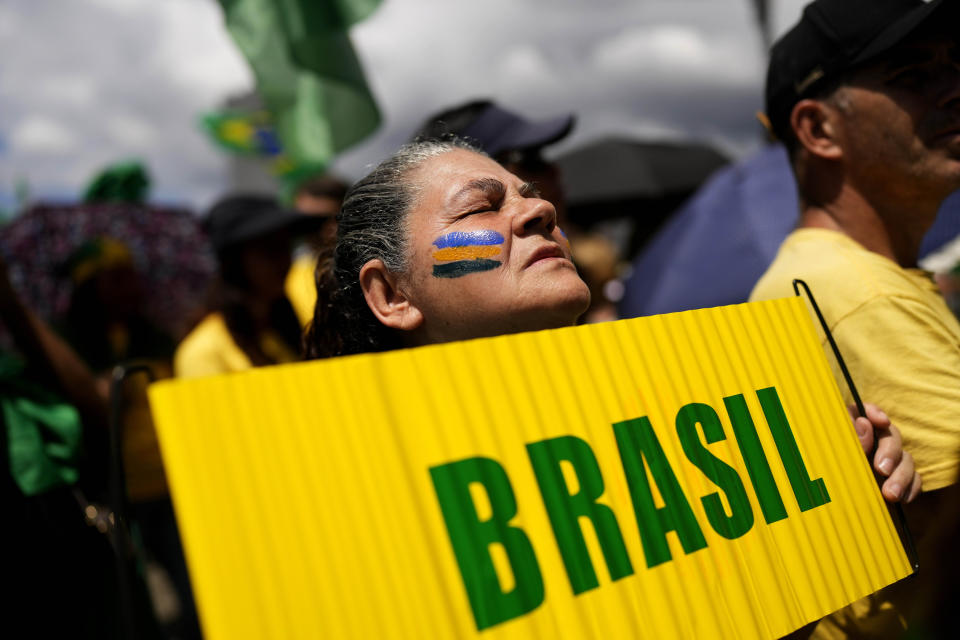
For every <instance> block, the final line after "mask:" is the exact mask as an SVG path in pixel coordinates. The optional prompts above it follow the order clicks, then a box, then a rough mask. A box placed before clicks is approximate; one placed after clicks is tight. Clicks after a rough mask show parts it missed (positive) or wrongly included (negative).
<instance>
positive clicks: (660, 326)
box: [150, 298, 911, 640]
mask: <svg viewBox="0 0 960 640" xmlns="http://www.w3.org/2000/svg"><path fill="white" fill-rule="evenodd" d="M150 398H151V403H152V406H153V410H154V413H155V417H156V423H157V426H158V429H159V433H160V439H161V444H162V448H163V454H164V459H165V461H166V465H167V468H168V476H169V479H170V482H171V485H172V490H173V496H174V501H175V505H176V509H177V514H178V518H179V521H180V527H181V531H182V534H183V536H184V540H185V545H186V551H187V557H188V561H189V566H190V570H191V575H192V579H193V583H194V588H195V592H196V596H197V599H198V604H199V607H200V612H201V616H202V620H203V626H204V631H205V633H206V637H207V638H209V639H211V640H219V639H224V640H226V639H230V640H237V639H239V638H284V639H287V638H319V637H330V638H394V637H408V638H425V637H430V638H433V637H450V638H469V637H482V638H530V637H542V638H548V637H549V638H555V637H565V638H587V637H597V638H601V637H602V638H673V637H678V638H697V639H702V638H714V637H717V638H738V639H739V638H775V637H779V636H782V635H784V634H785V633H788V632H789V631H791V630H794V629H797V628H799V627H800V626H802V625H804V624H805V623H807V622H809V621H812V620H815V619H817V618H820V617H822V616H823V615H825V614H827V613H829V612H831V611H833V610H835V609H838V608H840V607H841V606H843V605H845V604H846V603H848V602H851V601H853V600H855V599H857V598H859V597H861V596H863V595H865V594H868V593H871V592H873V591H875V590H877V589H879V588H880V587H883V586H885V585H887V584H889V583H891V582H893V581H895V580H898V579H900V578H903V577H904V576H906V575H908V574H909V573H910V571H911V569H910V565H909V562H908V560H907V557H906V555H905V553H904V551H903V548H902V547H901V544H900V541H899V539H898V537H897V533H896V531H895V529H894V526H893V524H892V523H891V520H890V518H889V516H888V513H887V510H886V507H885V505H884V503H883V500H882V498H881V496H880V493H879V491H878V490H877V487H876V484H875V481H874V478H873V475H872V473H871V470H870V468H869V465H868V464H867V461H866V459H865V457H864V454H863V451H862V449H861V447H860V444H859V441H858V440H857V437H856V433H855V431H854V429H853V427H852V425H851V423H850V418H849V416H848V414H847V411H846V408H845V407H844V405H843V401H842V399H841V395H840V393H839V391H838V389H837V386H836V383H835V382H834V380H833V378H832V377H831V374H830V369H829V366H828V364H827V361H826V358H825V356H824V354H823V352H822V350H821V347H820V343H819V341H818V339H817V337H816V334H815V332H814V328H813V325H812V324H811V321H810V319H809V317H808V315H807V310H806V308H805V306H804V303H803V301H802V300H801V299H800V298H790V299H783V300H775V301H769V302H758V303H752V304H746V305H737V306H731V307H721V308H716V309H705V310H699V311H689V312H685V313H678V314H670V315H665V316H655V317H650V318H638V319H634V320H623V321H619V322H613V323H607V324H599V325H588V326H582V327H574V328H570V329H560V330H555V331H544V332H538V333H529V334H520V335H513V336H503V337H499V338H491V339H484V340H475V341H469V342H462V343H454V344H447V345H438V346H431V347H424V348H420V349H413V350H404V351H396V352H392V353H386V354H380V355H364V356H354V357H349V358H341V359H336V360H327V361H318V362H309V363H302V364H295V365H286V366H281V367H272V368H266V369H260V370H253V371H250V372H246V373H241V374H233V375H228V376H219V377H213V378H206V379H200V380H189V381H170V382H161V383H158V384H156V385H154V386H153V387H152V388H151V394H150Z"/></svg>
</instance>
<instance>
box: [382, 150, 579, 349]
mask: <svg viewBox="0 0 960 640" xmlns="http://www.w3.org/2000/svg"><path fill="white" fill-rule="evenodd" d="M413 179H414V181H415V183H416V184H417V186H418V187H419V190H418V191H417V192H416V197H415V203H414V205H413V207H412V208H411V210H410V213H409V218H408V227H407V228H408V233H409V252H410V260H409V268H408V269H407V272H406V273H404V274H400V275H399V276H398V288H399V289H400V291H401V292H402V293H403V294H404V296H406V298H407V299H409V301H410V303H411V305H413V306H414V307H416V309H417V310H419V312H420V314H422V323H421V324H420V325H419V326H417V327H416V328H415V329H413V331H412V334H414V335H412V336H411V337H413V338H414V340H413V341H412V342H414V343H418V344H429V343H435V342H446V341H450V340H462V339H468V338H477V337H484V336H492V335H500V334H504V333H515V332H518V331H531V330H539V329H549V328H554V327H562V326H570V325H572V324H573V323H574V322H575V321H576V319H577V317H578V316H579V315H580V314H581V313H583V311H584V310H585V309H586V308H587V306H588V305H589V303H590V292H589V290H588V289H587V286H586V284H584V282H583V280H581V279H580V276H578V275H577V271H576V268H575V267H574V266H573V263H572V262H571V261H570V247H569V243H568V242H567V240H566V237H565V236H564V235H563V232H562V231H561V230H560V228H559V227H557V222H556V210H555V209H554V207H553V205H552V204H550V203H549V202H547V201H546V200H542V199H540V198H539V197H538V196H539V194H538V193H537V191H536V187H535V185H530V184H525V183H524V182H523V181H522V180H520V178H518V177H517V176H515V175H513V174H512V173H510V172H508V171H507V170H506V169H504V168H503V167H502V166H500V165H499V164H497V163H496V162H494V161H493V160H491V159H489V158H487V157H485V156H482V155H480V154H477V153H473V152H470V151H466V150H462V149H456V150H454V151H450V152H448V153H444V154H442V155H440V156H437V157H435V158H431V159H430V160H428V161H426V162H425V163H424V164H423V165H421V166H420V167H419V168H418V169H417V170H416V171H415V172H414V174H413Z"/></svg>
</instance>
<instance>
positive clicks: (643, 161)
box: [557, 138, 729, 206]
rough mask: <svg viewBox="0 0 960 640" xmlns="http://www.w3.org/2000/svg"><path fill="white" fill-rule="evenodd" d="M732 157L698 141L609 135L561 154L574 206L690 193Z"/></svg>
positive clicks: (560, 160) (561, 163) (559, 163)
mask: <svg viewBox="0 0 960 640" xmlns="http://www.w3.org/2000/svg"><path fill="white" fill-rule="evenodd" d="M727 162H729V160H728V159H727V158H726V157H725V156H724V155H723V154H721V153H720V152H718V151H717V150H716V149H714V148H712V147H709V146H706V145H702V144H698V143H693V142H691V143H671V142H641V141H638V140H626V139H621V138H608V139H606V140H599V141H597V142H592V143H590V144H588V145H586V146H583V147H579V148H577V149H574V150H573V151H570V152H568V153H565V154H564V155H562V156H560V157H559V158H557V164H558V165H559V167H560V170H561V171H562V172H563V181H564V185H565V186H566V189H567V200H568V203H569V205H570V206H578V205H584V204H590V203H602V202H612V201H617V200H650V199H656V198H663V197H667V196H672V195H674V194H676V193H691V192H693V191H694V190H696V189H697V187H699V186H700V185H701V184H702V183H703V181H704V180H706V178H707V177H708V176H709V175H710V174H711V173H713V172H714V171H716V170H717V169H719V168H720V167H722V166H723V165H725V164H727Z"/></svg>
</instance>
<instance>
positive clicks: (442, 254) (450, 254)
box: [433, 246, 500, 261]
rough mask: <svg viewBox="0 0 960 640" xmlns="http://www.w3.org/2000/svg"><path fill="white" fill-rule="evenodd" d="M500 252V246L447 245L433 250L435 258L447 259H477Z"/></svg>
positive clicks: (489, 256)
mask: <svg viewBox="0 0 960 640" xmlns="http://www.w3.org/2000/svg"><path fill="white" fill-rule="evenodd" d="M499 254H500V247H498V246H475V247H447V248H446V249H438V250H436V251H434V252H433V259H434V260H439V261H446V260H476V259H477V258H491V257H493V256H496V255H499Z"/></svg>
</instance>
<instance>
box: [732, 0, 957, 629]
mask: <svg viewBox="0 0 960 640" xmlns="http://www.w3.org/2000/svg"><path fill="white" fill-rule="evenodd" d="M958 18H960V13H958V9H957V3H956V2H953V3H950V2H946V1H941V0H933V1H931V2H922V1H921V0H883V1H882V2H876V1H875V0H816V2H813V3H811V4H810V5H808V6H807V8H806V9H805V10H804V13H803V17H802V18H801V20H800V22H799V23H798V24H797V25H796V26H795V27H794V28H793V29H792V30H791V31H789V32H788V33H787V34H786V35H784V36H783V38H781V39H780V40H779V41H778V42H777V43H776V44H775V45H774V47H773V50H772V52H771V57H770V66H769V70H768V75H767V87H766V103H767V104H766V110H767V116H768V119H769V121H770V125H771V128H772V130H773V133H774V134H775V135H776V136H777V137H778V138H779V139H780V140H782V141H783V142H784V144H785V146H786V147H787V149H788V151H789V152H790V158H791V162H792V165H793V170H794V174H795V175H796V178H797V186H798V191H799V195H800V203H801V211H800V221H799V225H798V229H797V230H795V231H794V232H793V233H791V234H790V236H788V237H787V239H786V240H785V241H784V243H783V245H782V246H781V248H780V251H779V253H778V254H777V257H776V258H775V260H774V262H773V264H772V265H771V266H770V267H769V269H768V271H767V272H766V274H765V275H764V276H763V277H762V278H761V279H760V281H759V282H758V283H757V285H756V287H755V288H754V290H753V293H752V294H751V296H750V299H751V300H764V299H769V298H777V297H783V296H788V295H793V288H792V281H793V279H794V278H799V279H802V280H804V281H805V282H806V283H807V284H808V285H809V286H810V288H811V290H812V292H813V294H814V296H815V298H816V300H817V302H818V304H819V306H820V308H821V310H822V311H823V314H824V316H825V318H826V320H827V323H828V325H829V328H830V331H831V333H832V334H833V336H834V338H835V339H836V341H837V344H838V345H839V348H840V352H841V353H842V354H843V357H844V359H845V361H846V363H847V365H848V367H849V369H850V373H851V375H852V378H853V380H854V383H855V384H856V386H857V389H858V391H859V393H860V395H861V396H862V397H865V398H870V399H872V400H873V401H874V402H877V403H880V404H882V405H883V407H884V409H885V410H886V411H887V413H888V414H889V417H890V418H891V419H892V420H893V421H894V422H895V423H896V424H897V425H898V426H899V428H900V430H901V432H902V435H903V443H904V448H905V449H907V450H908V451H910V452H911V453H912V454H913V456H914V460H915V462H916V467H917V471H918V472H919V473H920V475H921V477H922V478H923V487H924V490H925V491H926V492H927V493H925V494H923V495H921V496H920V498H919V499H918V500H916V501H914V503H913V504H912V505H909V506H908V507H907V508H906V513H907V519H908V522H909V523H910V525H911V529H912V530H913V532H914V535H915V537H916V538H917V541H918V551H919V554H920V566H921V571H920V574H919V576H918V577H917V578H915V579H914V581H912V582H905V583H899V584H896V585H893V586H892V587H890V588H888V589H885V590H883V591H881V592H879V593H878V594H875V595H874V596H871V597H870V598H868V599H865V600H863V601H860V602H857V603H854V604H853V605H851V606H850V607H848V608H846V609H844V610H841V611H840V612H837V613H836V614H834V615H832V616H830V617H829V618H828V619H826V620H824V621H823V622H821V624H820V625H819V627H818V628H817V630H816V632H815V633H816V635H817V636H818V637H849V638H887V637H900V636H901V635H902V634H903V633H904V632H905V620H906V619H908V618H913V617H914V614H913V612H914V611H915V609H916V607H917V605H918V604H919V602H918V598H917V597H915V596H916V594H918V593H924V592H925V591H926V590H925V589H924V588H923V586H922V582H923V581H926V580H930V579H931V578H934V579H935V578H936V574H937V571H936V567H937V565H938V564H939V560H938V558H936V556H935V554H933V553H931V551H932V549H931V546H930V544H929V542H928V541H929V539H930V536H928V535H927V534H928V530H929V528H930V527H929V525H930V524H931V523H933V522H934V521H935V520H937V519H938V518H942V517H943V516H944V515H945V514H946V513H949V512H950V511H951V510H952V507H947V506H946V504H947V502H948V501H947V500H946V499H945V497H944V496H945V495H948V494H947V492H946V490H945V487H948V486H949V485H951V484H953V483H954V482H956V479H957V471H958V466H960V324H958V323H957V319H956V318H955V317H954V316H953V314H952V313H951V312H950V310H949V308H948V307H947V305H946V303H945V301H944V300H943V298H942V296H941V295H940V294H939V293H938V291H937V289H936V286H935V285H934V283H933V281H932V279H931V277H930V274H928V273H925V272H923V271H921V270H920V269H917V268H916V262H917V254H918V252H919V248H920V242H921V240H922V238H923V236H924V234H925V232H926V231H927V229H929V228H930V226H931V225H932V224H933V221H934V218H935V217H936V214H937V211H938V209H939V207H940V204H941V203H942V202H943V200H944V199H945V198H946V197H947V196H948V195H949V194H950V193H951V192H953V191H955V190H957V189H958V188H960V47H958V46H957V35H956V34H957V32H956V29H955V26H956V24H957V19H958ZM828 351H829V350H828ZM831 359H832V358H831ZM834 368H835V369H838V365H837V364H836V363H834ZM838 380H839V381H840V386H841V388H842V389H845V388H846V385H845V384H844V382H843V381H842V379H841V378H839V377H838ZM847 396H848V398H849V397H850V394H849V392H847ZM900 490H903V487H900ZM918 581H920V582H918ZM914 619H915V618H914Z"/></svg>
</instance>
